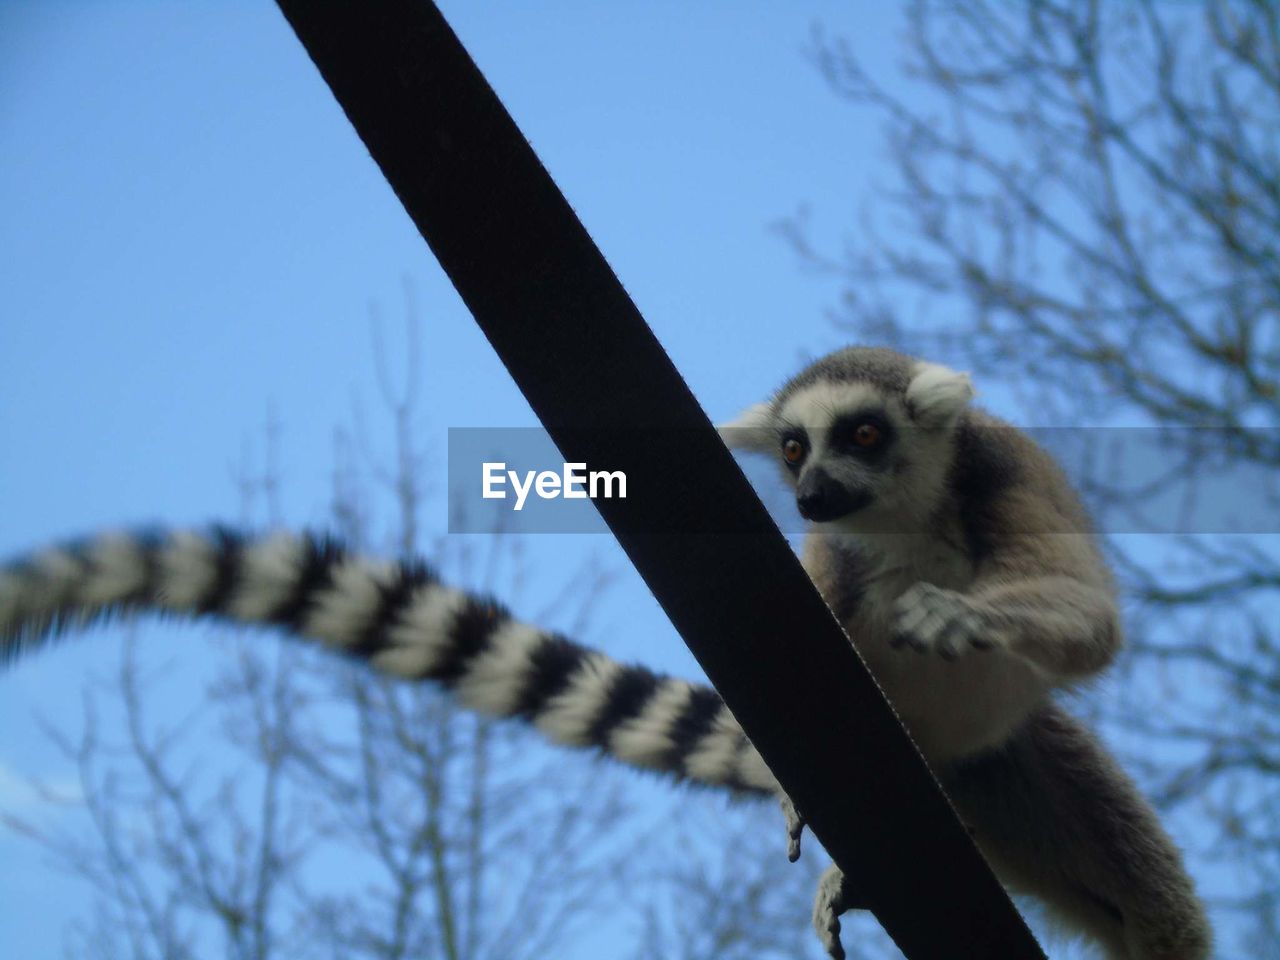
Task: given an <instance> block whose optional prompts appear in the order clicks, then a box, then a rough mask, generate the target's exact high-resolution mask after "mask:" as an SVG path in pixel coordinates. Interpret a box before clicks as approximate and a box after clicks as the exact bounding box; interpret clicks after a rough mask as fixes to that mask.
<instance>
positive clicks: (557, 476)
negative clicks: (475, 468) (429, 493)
mask: <svg viewBox="0 0 1280 960" xmlns="http://www.w3.org/2000/svg"><path fill="white" fill-rule="evenodd" d="M480 467H481V485H480V496H481V497H482V498H484V499H485V500H505V499H507V491H506V485H507V484H508V483H510V484H511V489H513V490H514V491H515V492H516V504H515V507H514V509H515V510H517V511H520V510H523V509H524V505H525V501H527V500H528V499H529V493H530V491H536V492H537V494H538V497H539V498H540V499H542V500H555V499H556V498H557V497H563V498H564V499H566V500H585V499H587V497H588V496H590V497H591V498H592V499H595V498H597V497H603V498H604V499H606V500H610V499H613V498H614V497H618V498H619V499H624V500H625V499H626V496H627V475H626V474H625V473H623V472H622V471H621V470H613V471H608V470H592V471H590V472H588V471H587V465H586V464H585V463H566V464H565V465H564V470H563V472H562V473H556V472H555V471H554V470H542V471H537V470H527V471H525V473H524V475H523V476H521V475H520V474H519V473H517V472H516V471H515V470H508V469H507V465H506V463H501V462H498V463H488V462H486V463H482V464H481V465H480Z"/></svg>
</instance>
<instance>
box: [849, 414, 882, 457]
mask: <svg viewBox="0 0 1280 960" xmlns="http://www.w3.org/2000/svg"><path fill="white" fill-rule="evenodd" d="M883 436H884V435H883V434H882V433H881V432H880V428H879V427H877V426H876V425H875V424H874V423H872V422H871V421H869V420H864V421H862V423H860V424H858V425H857V426H856V427H854V428H853V442H854V443H856V444H857V445H858V446H860V447H862V448H863V449H864V450H869V449H871V448H872V447H874V446H877V445H878V444H879V443H880V440H881V439H882V438H883Z"/></svg>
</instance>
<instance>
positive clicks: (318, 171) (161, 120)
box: [0, 0, 1025, 960]
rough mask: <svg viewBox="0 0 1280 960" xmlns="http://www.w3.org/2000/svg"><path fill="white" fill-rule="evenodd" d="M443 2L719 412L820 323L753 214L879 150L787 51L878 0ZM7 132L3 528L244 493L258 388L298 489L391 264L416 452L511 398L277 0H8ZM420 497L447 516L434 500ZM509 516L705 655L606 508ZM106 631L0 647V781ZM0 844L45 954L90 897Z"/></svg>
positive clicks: (544, 549) (321, 483) (828, 194)
mask: <svg viewBox="0 0 1280 960" xmlns="http://www.w3.org/2000/svg"><path fill="white" fill-rule="evenodd" d="M441 6H442V8H443V9H444V12H445V14H446V16H447V17H448V18H449V20H450V22H451V23H452V24H453V26H454V28H455V30H457V32H458V33H459V35H460V36H461V38H462V40H463V42H464V43H465V44H466V45H467V47H468V49H469V50H470V51H471V53H472V55H473V56H474V57H475V59H476V60H477V61H478V63H479V65H480V67H481V68H482V69H483V70H484V71H485V73H486V74H487V75H488V77H489V79H490V81H491V82H492V84H493V85H494V86H495V88H496V89H497V91H498V93H499V95H500V96H501V97H502V98H503V100H504V101H505V103H506V104H507V106H508V108H509V110H510V111H511V113H512V114H513V115H514V117H515V118H516V121H517V123H519V124H520V126H521V127H522V129H523V130H524V132H525V134H526V135H527V136H528V137H529V139H530V140H531V141H532V143H533V145H534V147H535V149H536V150H537V151H538V153H539V154H540V156H541V158H542V160H543V162H544V163H545V164H546V166H547V167H548V169H549V170H550V171H551V173H552V175H553V176H554V177H555V178H556V180H557V182H558V183H559V184H560V186H561V188H562V189H563V190H564V192H565V193H566V195H567V196H568V198H569V199H570V201H571V202H572V203H573V205H574V206H575V208H576V209H577V211H578V213H579V215H580V217H581V218H582V220H583V221H584V223H585V224H586V226H587V228H588V230H589V231H590V232H591V234H592V235H593V237H594V238H595V240H596V242H597V243H598V244H599V246H600V247H601V249H602V250H603V252H604V253H605V255H606V257H607V258H608V259H609V261H610V263H611V264H612V265H613V267H614V269H615V270H616V272H617V273H618V275H619V276H620V278H621V279H622V282H623V283H624V285H625V286H626V287H627V289H628V291H629V292H630V293H631V295H632V297H633V298H634V299H635V301H636V302H637V304H638V305H639V307H640V309H641V311H642V312H643V313H644V315H645V317H646V318H647V319H648V321H649V323H650V324H651V326H652V327H653V328H654V330H655V331H656V333H657V335H658V337H659V338H660V339H661V341H662V343H663V344H664V346H665V347H666V348H667V350H668V351H669V352H670V354H671V356H672V358H673V360H674V361H675V363H676V366H677V367H678V368H679V369H680V371H681V372H682V373H683V374H684V376H685V378H686V379H687V380H688V382H689V384H690V386H691V387H692V389H693V391H694V393H695V394H696V395H697V397H698V398H699V400H700V401H701V402H702V403H703V405H704V406H705V407H706V409H707V410H708V412H709V413H710V414H711V416H712V417H713V418H716V419H723V418H725V417H727V416H729V415H731V414H733V413H734V412H736V411H737V410H738V409H739V408H741V407H743V406H746V405H747V404H750V403H752V402H755V401H756V400H759V399H762V398H763V397H764V396H765V395H766V394H767V393H768V392H769V391H771V390H772V389H773V388H774V387H776V386H777V385H778V384H779V383H780V382H781V381H782V380H783V379H784V378H785V377H786V376H787V375H788V374H789V373H791V372H792V371H794V369H795V368H796V366H797V364H798V363H799V362H800V361H801V360H802V359H803V358H805V357H807V356H811V355H814V354H818V353H822V352H824V351H826V350H828V349H831V348H833V347H836V346H839V345H841V344H842V343H843V342H844V341H843V339H842V336H841V334H839V333H838V332H836V331H835V330H833V329H832V328H831V326H830V325H829V324H828V322H827V320H826V319H825V316H824V307H825V306H826V305H827V304H828V303H829V302H830V301H831V299H832V297H833V296H834V295H835V293H836V291H835V289H834V288H833V287H832V286H831V285H830V284H829V283H828V282H826V281H824V280H823V278H821V277H817V276H814V275H812V274H811V273H807V272H806V271H805V270H803V269H802V268H801V267H800V266H799V265H798V264H797V263H796V261H795V258H794V257H793V256H792V255H791V253H790V251H789V250H788V248H787V247H786V245H785V244H784V243H783V242H782V241H781V240H780V239H779V238H778V237H777V236H776V235H775V234H773V233H772V232H771V231H770V229H769V224H770V223H771V222H772V221H774V220H775V219H777V218H779V217H783V216H786V215H789V214H791V213H793V212H794V211H795V210H796V209H797V208H798V207H799V206H800V205H801V204H806V205H808V206H810V207H811V208H812V209H813V210H814V211H815V225H816V230H817V232H818V235H819V236H821V237H827V238H829V239H833V238H838V236H839V235H840V231H841V230H842V229H844V227H845V225H847V224H851V223H855V222H856V218H857V213H858V211H859V208H860V205H861V204H862V202H863V201H864V200H865V199H867V198H869V197H874V195H875V193H876V191H878V190H881V189H884V185H885V184H886V183H887V182H889V180H890V175H889V173H888V169H887V156H888V155H887V148H886V146H885V144H884V142H883V140H882V138H881V136H880V129H879V125H878V122H877V121H876V119H875V118H874V117H873V116H872V115H871V114H869V113H867V112H865V111H859V110H857V109H854V108H852V107H850V106H849V105H847V104H845V103H841V102H839V101H837V100H836V99H835V98H834V97H832V96H831V94H830V93H829V92H828V90H827V89H826V88H825V86H824V85H823V83H822V81H821V80H820V78H819V77H818V75H817V73H816V71H815V70H814V69H812V67H811V66H810V65H809V63H808V62H807V61H806V58H805V55H804V51H805V48H806V45H807V43H808V41H809V37H810V32H811V29H812V28H813V26H814V25H815V24H818V23H824V24H826V25H828V26H829V27H831V28H832V29H833V30H836V31H839V32H842V33H844V34H845V35H847V37H848V39H849V41H850V43H851V44H852V46H853V48H854V49H855V51H856V52H857V53H858V54H859V55H860V56H861V57H862V58H863V59H864V61H865V62H866V63H867V64H868V65H869V66H870V67H871V68H872V69H873V70H874V71H876V72H878V74H879V76H881V77H882V78H885V77H888V78H892V77H895V76H896V75H897V74H896V58H897V56H898V53H899V47H898V31H899V30H900V24H899V22H898V15H899V13H898V8H897V7H896V6H895V5H892V4H878V3H867V2H864V3H860V4H856V5H850V4H848V3H839V2H834V0H832V2H818V0H793V2H788V3H785V4H784V3H776V2H774V3H765V2H741V0H738V2H728V0H715V2H711V0H704V2H701V3H698V4H689V3H675V2H669V0H655V2H647V3H638V2H614V3H609V4H598V3H586V2H538V3H530V2H527V0H525V2H517V0H505V2H496V0H494V2H461V0H441ZM0 158H2V159H0V438H2V439H3V442H0V504H3V505H4V512H3V522H0V556H5V555H10V554H13V553H17V552H19V551H22V550H24V549H27V548H30V547H32V546H34V545H38V544H41V543H43V542H45V541H47V540H49V539H51V538H54V537H62V536H74V535H78V534H82V533H85V532H88V531H92V530H97V529H99V528H102V527H104V526H130V525H135V524H139V523H148V522H160V523H168V524H191V523H201V522H205V521H207V520H211V519H219V518H223V519H225V518H235V517H236V516H237V514H238V512H239V509H240V502H239V496H238V494H237V491H236V488H235V485H234V483H233V482H232V473H233V470H234V468H235V465H236V464H237V463H238V462H240V461H241V459H242V457H243V456H244V452H245V451H246V450H247V451H249V455H250V456H251V457H254V456H260V455H261V440H260V437H261V430H262V425H263V423H264V421H265V419H266V418H267V416H268V411H271V413H272V415H273V416H274V417H275V418H277V420H278V422H279V424H280V428H281V447H280V462H279V467H280V473H281V476H282V481H283V485H284V491H285V495H284V506H285V513H286V520H287V522H288V523H290V524H291V525H301V524H316V523H320V522H322V521H323V520H324V518H325V517H326V515H327V505H328V502H329V496H330V476H331V471H332V458H333V450H332V437H333V430H334V427H335V425H336V424H340V423H346V422H349V421H350V419H351V416H352V410H353V406H356V405H360V406H364V407H372V406H375V405H376V402H377V399H376V388H375V386H374V381H373V375H372V370H373V363H372V351H371V347H370V323H369V316H370V305H371V304H376V305H377V307H378V309H379V311H380V313H381V315H382V316H383V317H384V319H385V325H386V329H387V342H388V343H389V344H391V345H392V346H393V347H394V345H395V344H397V343H398V342H399V340H398V339H397V337H396V328H397V324H398V322H399V319H400V317H401V315H402V310H401V303H402V285H403V283H404V281H405V279H406V278H407V279H408V280H409V282H410V283H411V285H412V288H413V290H414V291H415V295H416V300H417V304H418V310H419V313H420V315H421V318H422V323H423V338H424V344H423V347H424V349H423V370H422V374H423V385H424V389H425V395H424V403H423V408H424V410H425V411H426V415H425V416H424V417H423V418H422V422H421V425H420V431H421V432H420V435H419V436H420V439H421V441H422V444H423V446H424V448H425V449H427V450H428V451H431V450H435V451H438V454H439V462H438V463H437V464H436V467H437V468H438V470H439V476H440V477H441V478H443V470H444V452H445V449H446V431H447V430H448V428H450V427H461V426H484V427H514V426H530V425H533V424H534V422H535V421H534V420H533V417H532V414H531V413H530V411H529V410H528V407H527V406H526V405H525V403H524V402H523V400H522V399H521V397H520V396H519V394H518V392H517V391H516V390H515V388H514V387H513V386H512V384H511V382H510V381H509V379H508V377H507V376H506V374H505V372H504V371H503V369H502V367H501V365H500V364H499V363H498V361H497V359H496V358H495V357H494V356H493V355H492V352H491V351H490V349H489V347H488V345H487V343H486V342H485V341H484V340H483V338H482V337H481V336H480V334H479V333H478V331H477V330H476V328H475V326H474V323H473V322H472V320H471V318H470V317H469V315H468V314H467V313H466V311H465V309H464V308H463V306H462V304H461V303H460V301H459V300H458V298H457V297H456V295H455V294H454V292H453V290H452V288H451V287H450V286H449V284H448V282H447V280H446V279H445V278H444V276H443V274H442V273H441V271H440V270H439V268H438V267H437V266H436V264H435V263H434V261H433V260H432V259H431V256H430V253H429V251H428V250H427V248H426V246H425V244H424V243H423V242H422V240H421V238H420V237H418V236H417V234H416V233H415V231H414V230H413V228H412V226H411V225H410V223H409V221H408V219H407V217H406V216H405V215H404V213H403V211H402V210H401V208H400V206H399V204H398V203H397V202H396V200H395V198H394V197H393V196H392V194H391V191H390V189H389V188H388V187H387V186H386V184H385V182H384V181H383V180H382V178H381V176H380V175H379V173H378V171H377V170H376V168H375V167H374V165H373V163H372V162H371V161H370V160H369V159H368V157H367V156H366V155H365V152H364V150H363V147H362V145H361V144H360V142H359V141H358V139H357V138H356V137H355V135H354V133H353V132H352V130H351V129H350V127H349V125H348V124H347V122H346V120H345V118H344V117H343V116H342V114H341V112H340V110H339V109H338V107H337V106H336V104H335V103H334V102H333V100H332V98H331V96H330V94H329V92H328V90H327V88H325V86H324V85H323V83H322V81H321V80H320V78H319V76H318V75H317V74H316V72H315V70H314V68H313V67H312V65H311V63H310V61H309V60H308V59H307V58H306V56H305V54H304V53H303V51H302V49H301V47H300V46H299V45H298V44H297V42H296V40H295V39H294V37H293V36H292V34H291V32H290V31H289V29H288V27H287V26H286V24H285V23H284V21H283V18H282V17H281V16H280V15H279V14H278V12H277V11H276V9H275V7H274V6H273V5H272V4H271V3H268V2H255V3H248V2H232V0H222V2H216V3H215V2H189V3H176V2H174V3H161V2H158V0H157V2H141V0H134V2H101V3H71V2H63V0H44V2H41V3H12V2H9V3H6V2H3V0H0ZM934 359H938V360H943V361H946V360H947V359H948V358H946V357H936V358H934ZM984 393H985V394H986V396H987V398H988V399H989V398H990V397H991V396H992V395H993V394H994V395H995V396H997V397H998V396H999V392H998V389H992V388H990V387H989V386H988V388H987V389H986V390H984ZM1006 412H1008V413H1009V414H1010V415H1011V417H1012V418H1013V419H1014V420H1015V421H1021V420H1025V418H1023V417H1020V416H1019V415H1018V413H1017V411H1014V410H1009V411H1006ZM384 439H385V438H384ZM424 519H425V523H426V526H427V527H428V530H429V531H430V532H435V533H440V532H443V531H444V530H445V528H446V512H445V504H444V502H443V501H442V500H435V501H433V502H431V503H430V504H429V505H428V513H427V516H426V517H425V518H424ZM533 540H534V541H538V542H535V543H532V544H531V545H530V548H529V549H530V553H531V555H532V556H533V557H534V558H535V559H536V560H538V561H539V562H540V563H542V564H543V565H544V566H545V568H546V571H547V575H546V578H545V580H543V581H537V580H535V582H534V583H533V585H532V586H531V588H530V592H531V603H532V605H533V606H534V607H535V608H536V607H537V605H538V604H537V599H538V590H539V588H540V586H547V587H548V588H550V586H551V585H554V584H557V583H558V582H562V579H563V577H562V571H564V570H572V569H573V568H575V567H576V566H577V564H579V563H581V562H582V561H583V559H584V558H589V557H596V558H599V562H600V563H602V564H605V565H607V566H609V567H611V568H612V569H613V570H615V571H616V573H617V575H618V578H617V584H616V586H615V587H614V589H613V590H612V591H611V592H610V594H609V602H608V604H607V605H606V606H605V608H603V609H602V610H601V611H600V615H599V616H598V617H597V622H596V625H595V629H594V632H593V635H592V636H590V637H587V638H585V639H587V640H589V641H590V642H593V643H597V644H599V645H601V646H604V647H606V648H607V649H608V650H609V651H610V652H611V653H613V654H616V655H618V656H622V657H627V658H631V659H639V660H643V661H645V662H647V663H649V664H652V665H654V666H656V667H659V668H662V669H667V670H671V671H673V672H677V673H680V674H683V675H686V676H696V675H697V668H696V666H695V665H694V664H693V662H692V660H691V658H690V657H689V655H688V654H687V652H686V651H685V650H684V648H683V646H682V645H681V644H680V642H679V640H678V638H676V637H675V635H674V633H673V632H672V631H671V630H670V628H669V626H668V625H667V624H666V621H665V619H664V618H663V617H662V616H661V613H660V612H659V611H658V609H657V607H656V605H655V604H654V602H653V601H652V599H651V598H650V597H649V595H648V593H647V591H646V590H645V588H644V587H643V585H642V584H641V583H640V581H639V579H638V578H637V577H636V576H635V575H634V573H633V572H632V571H631V570H630V568H629V567H628V566H627V565H626V561H625V558H623V557H622V554H621V552H620V551H619V550H618V549H617V548H616V546H614V545H613V544H612V542H611V541H609V540H608V539H607V538H604V537H595V538H576V539H573V538H533ZM116 636H118V633H116V632H115V631H102V632H99V633H97V634H95V635H93V636H92V637H90V638H87V639H86V640H84V641H82V642H75V643H68V644H66V645H64V646H63V647H61V648H59V649H57V650H55V651H53V652H50V653H48V654H45V655H42V656H41V657H39V658H36V659H34V660H32V661H30V662H26V663H23V664H22V666H21V667H20V668H18V669H16V670H13V671H10V672H8V673H5V674H0V728H3V729H4V731H5V734H4V736H3V738H0V803H3V802H8V803H9V804H11V805H15V804H16V805H19V806H21V805H22V804H26V803H30V802H31V801H30V798H24V794H23V790H22V787H21V781H22V778H23V777H26V776H35V777H42V778H46V779H47V780H50V781H51V782H54V783H58V782H63V781H65V780H66V778H67V777H68V775H69V771H68V770H65V769H62V768H60V767H59V766H58V763H57V761H55V760H54V759H53V758H52V757H51V756H50V753H49V750H48V749H47V746H46V745H45V744H44V742H43V741H42V739H41V737H40V735H39V731H38V725H37V722H36V720H35V719H34V717H35V715H36V714H37V713H39V714H42V715H44V716H46V717H50V718H53V719H55V720H58V721H62V720H65V719H67V718H75V717H78V716H79V712H80V709H81V707H80V687H81V685H82V683H83V681H84V679H85V678H86V677H87V676H89V675H90V674H91V673H92V672H94V671H104V670H107V669H109V668H110V666H111V665H112V664H113V663H114V662H115V661H116V658H117V656H118V648H117V646H116V644H115V643H113V642H110V641H111V640H113V639H114V638H115V637H116ZM173 636H174V638H175V640H180V639H181V637H182V636H183V632H182V631H177V632H176V633H175V634H174V635H173ZM192 656H193V657H196V656H197V653H196V652H195V651H194V650H193V652H192ZM0 862H4V863H5V864H6V867H7V869H6V870H5V871H3V873H2V874H0V949H4V948H6V947H7V949H5V952H6V953H7V954H8V955H12V956H22V957H26V958H31V960H46V958H53V957H55V956H61V948H60V937H59V931H60V930H61V929H62V927H63V926H64V925H65V923H66V922H67V920H68V919H69V918H70V917H72V916H74V915H76V914H77V913H81V912H83V911H84V910H85V908H86V905H87V900H86V899H85V898H84V897H83V896H81V895H80V894H79V893H77V892H76V891H75V890H74V888H72V887H71V886H69V885H68V883H67V881H65V879H64V878H63V877H62V875H61V874H59V873H56V872H54V871H52V870H51V869H49V868H48V866H47V865H46V864H45V862H44V859H43V858H42V857H41V856H40V855H39V854H38V853H35V852H34V851H33V850H32V849H31V847H30V846H29V845H26V844H21V843H17V842H15V841H14V840H13V839H12V838H10V837H8V836H7V835H4V834H0ZM55 890H56V891H57V895H56V896H50V893H51V892H52V891H55Z"/></svg>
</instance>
